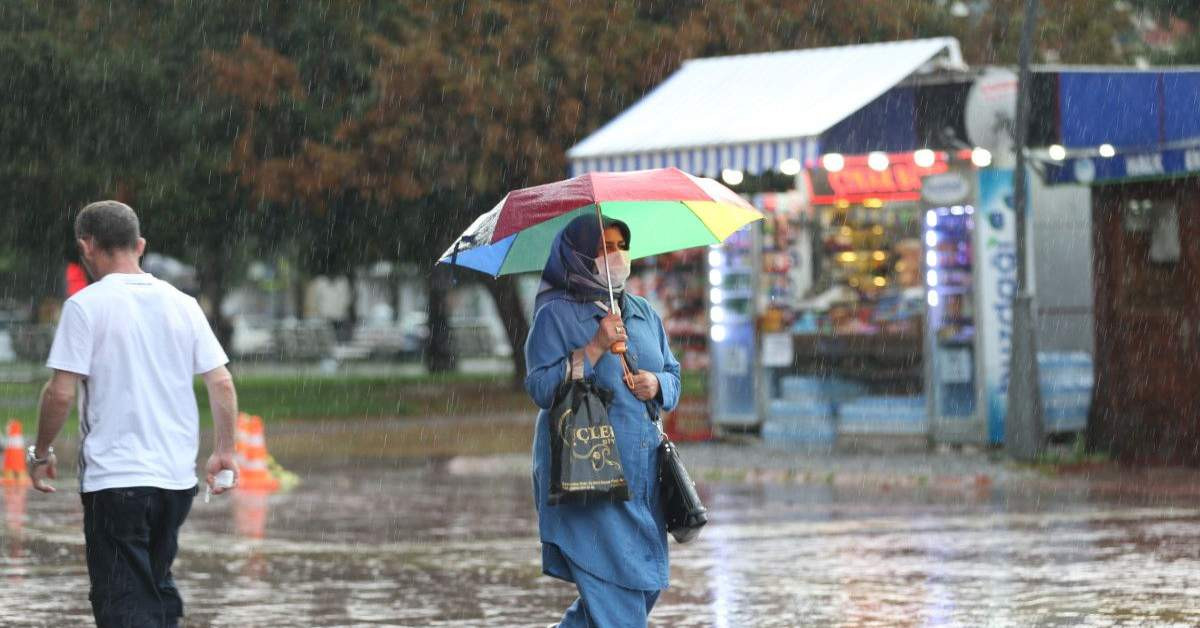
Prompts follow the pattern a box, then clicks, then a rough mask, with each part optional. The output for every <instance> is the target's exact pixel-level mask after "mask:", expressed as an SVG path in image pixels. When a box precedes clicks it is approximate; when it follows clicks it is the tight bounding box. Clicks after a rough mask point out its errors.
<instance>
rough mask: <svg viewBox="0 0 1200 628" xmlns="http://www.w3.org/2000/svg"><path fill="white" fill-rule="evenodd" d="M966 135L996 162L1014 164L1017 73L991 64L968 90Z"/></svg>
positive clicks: (1004, 164)
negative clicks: (984, 149)
mask: <svg viewBox="0 0 1200 628" xmlns="http://www.w3.org/2000/svg"><path fill="white" fill-rule="evenodd" d="M963 115H964V118H965V122H966V126H967V138H968V139H969V140H970V141H971V143H972V144H973V145H975V146H981V147H983V148H986V149H988V150H989V151H990V152H991V153H992V159H993V160H994V161H993V163H994V164H996V165H998V166H1001V167H1006V166H1007V167H1011V166H1012V165H1013V162H1014V161H1015V159H1016V155H1015V154H1014V153H1013V145H1014V144H1015V142H1014V141H1013V131H1014V129H1015V128H1016V124H1015V121H1016V118H1017V75H1016V73H1015V72H1013V71H1011V70H1005V69H1002V68H988V69H987V70H984V72H983V73H982V74H980V75H979V78H977V79H975V84H974V85H972V86H971V90H970V91H969V92H967V103H966V107H965V108H964V112H963Z"/></svg>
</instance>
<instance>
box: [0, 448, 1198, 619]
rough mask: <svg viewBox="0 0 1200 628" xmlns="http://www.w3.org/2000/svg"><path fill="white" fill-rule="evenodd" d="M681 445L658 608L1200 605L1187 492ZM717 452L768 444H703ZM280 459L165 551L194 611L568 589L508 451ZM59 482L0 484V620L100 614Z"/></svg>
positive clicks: (1014, 614) (1007, 609) (751, 615)
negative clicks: (685, 503)
mask: <svg viewBox="0 0 1200 628" xmlns="http://www.w3.org/2000/svg"><path fill="white" fill-rule="evenodd" d="M685 455H686V456H689V457H690V458H691V459H693V460H698V462H697V463H696V468H697V469H698V470H699V473H700V474H702V475H704V476H705V477H708V478H709V480H706V481H704V482H703V486H702V489H703V492H704V495H705V497H706V500H707V503H708V505H709V507H710V509H711V511H712V519H711V523H710V525H709V527H708V528H707V529H706V530H705V532H704V534H703V535H702V536H701V538H700V540H699V541H697V542H695V543H693V544H690V545H686V546H679V545H674V544H672V587H671V588H670V589H669V590H668V591H667V592H666V593H665V594H664V595H663V596H662V598H661V600H660V602H659V605H658V607H657V608H656V609H655V611H654V614H653V616H652V623H653V625H656V626H731V627H732V626H797V625H820V626H823V625H845V626H897V625H901V626H908V625H911V626H918V625H931V626H942V625H945V626H982V625H989V626H1029V625H1046V626H1058V625H1061V626H1080V625H1083V626H1121V625H1178V626H1194V625H1197V624H1200V604H1197V601H1198V600H1200V595H1198V594H1197V592H1198V591H1200V544H1197V543H1196V539H1197V538H1198V537H1200V508H1197V506H1196V504H1197V502H1196V499H1195V494H1194V492H1192V491H1187V490H1185V491H1182V492H1180V491H1170V490H1164V491H1145V490H1139V482H1138V481H1125V482H1123V481H1121V478H1122V477H1124V476H1122V475H1121V474H1120V473H1117V475H1115V476H1112V475H1111V474H1110V476H1109V477H1108V478H1107V479H1087V478H1073V479H1071V480H1069V481H1061V480H1057V479H1053V478H1051V479H1039V478H1038V477H1037V476H1034V475H1024V474H1021V473H1014V472H1006V471H1004V470H1003V467H1002V466H1001V465H997V464H994V463H990V462H987V461H986V460H984V461H980V460H978V459H967V460H964V459H963V457H962V456H958V457H955V456H942V457H938V456H910V457H908V458H905V457H903V456H897V457H894V459H895V460H896V461H897V462H895V466H896V468H897V469H899V470H898V471H897V472H896V473H894V474H893V475H894V477H895V478H896V479H897V481H895V482H889V481H886V479H885V480H883V481H881V478H886V474H887V470H888V468H889V466H888V462H887V460H888V459H889V458H888V457H878V456H875V457H870V458H863V459H860V460H858V461H856V460H855V459H854V458H853V457H845V456H840V457H839V456H833V457H829V456H826V457H823V458H822V457H820V456H817V457H806V456H797V455H794V454H781V453H779V452H768V451H766V450H763V449H761V447H759V448H755V447H732V446H720V447H695V446H693V447H692V448H690V449H685ZM722 456H728V457H731V458H733V457H740V459H741V460H743V461H745V460H762V461H766V463H765V464H763V465H758V464H754V465H751V466H752V467H753V470H752V471H750V472H748V473H743V474H740V475H739V474H734V473H719V472H716V471H714V468H713V467H711V465H710V466H706V463H709V462H711V461H712V460H713V459H720V458H721V457H722ZM789 459H790V460H792V464H788V463H787V460H789ZM868 460H869V461H870V462H869V463H868V462H867V461H868ZM939 460H942V462H938V461H939ZM922 461H926V462H922ZM928 461H933V462H928ZM946 461H948V462H946ZM285 462H287V461H285ZM922 465H925V466H930V468H932V470H933V475H930V476H927V475H925V474H926V473H929V472H930V470H929V469H925V468H924V467H922ZM939 465H940V466H939ZM289 466H291V467H292V469H293V470H294V471H297V472H299V473H300V474H301V476H302V478H303V482H302V484H301V485H300V486H299V487H297V488H296V489H294V490H292V491H290V492H288V493H283V494H276V495H270V496H266V495H255V494H251V493H245V492H243V493H238V494H235V495H234V496H233V497H226V498H215V499H214V500H213V502H212V503H210V504H204V503H203V500H202V499H197V501H196V504H195V506H194V508H193V511H192V515H191V517H190V519H189V521H188V524H187V525H186V526H185V529H184V533H183V539H182V545H183V548H184V549H183V551H182V552H181V554H180V557H179V560H178V562H177V563H176V570H175V571H176V578H177V581H178V582H179V584H180V587H181V589H182V590H183V592H184V595H185V599H186V601H187V604H188V606H187V613H188V615H187V618H186V621H185V624H184V625H186V626H357V625H399V626H449V625H454V626H462V625H467V626H484V625H486V626H510V625H511V626H545V625H547V624H549V623H552V622H553V621H555V620H556V619H557V617H558V616H559V613H560V612H561V611H562V609H564V608H565V607H566V606H567V605H568V604H569V603H570V602H571V600H572V599H573V598H574V593H573V590H572V588H571V587H570V586H569V585H567V584H564V583H560V582H558V581H555V580H551V579H549V578H546V577H543V576H541V575H540V566H539V557H540V554H539V551H538V544H537V538H536V521H535V517H534V512H533V508H532V504H531V502H530V497H529V480H528V476H527V466H526V463H525V462H524V458H523V457H521V456H512V455H509V456H504V455H500V456H486V457H469V458H464V457H459V458H450V459H441V460H436V461H424V462H416V463H414V462H405V463H401V464H399V465H397V464H394V463H391V464H389V463H381V462H362V463H359V464H357V465H355V464H353V463H351V464H345V463H340V464H336V465H330V464H325V465H324V466H321V465H317V464H311V463H308V464H306V463H305V462H304V461H291V462H290V463H289ZM862 467H870V468H874V469H875V470H876V471H877V472H878V473H879V474H882V475H872V476H868V475H854V474H853V473H852V471H853V470H854V469H857V468H862ZM939 468H941V469H943V470H945V469H949V470H953V471H955V472H957V473H959V474H958V475H953V474H951V473H950V472H946V473H941V474H939V473H938V469H939ZM789 469H790V470H789ZM823 469H834V471H833V472H830V471H823ZM981 470H982V471H981ZM905 477H907V478H909V481H903V480H902V479H903V478H905ZM1191 477H1193V476H1191V475H1185V476H1184V478H1185V481H1186V478H1191ZM914 478H915V479H914ZM922 478H924V479H922ZM956 478H957V479H956ZM1126 479H1127V480H1128V479H1129V478H1126ZM59 486H60V487H64V488H65V489H67V490H64V491H63V492H60V493H58V494H56V495H52V496H44V495H40V494H36V495H35V494H33V493H28V494H27V493H26V492H25V491H24V490H23V489H12V488H7V489H6V490H5V491H3V492H2V493H0V495H2V496H3V506H4V515H5V516H4V527H3V533H2V535H0V555H2V558H0V583H2V585H0V625H4V626H38V625H58V626H63V625H67V626H70V625H86V624H87V623H88V622H89V621H90V610H89V607H88V604H87V596H86V586H87V585H86V583H87V580H86V573H85V568H84V562H83V539H82V533H81V531H80V523H81V513H80V508H79V500H78V497H77V495H75V494H73V493H71V492H70V490H69V488H70V486H71V483H70V481H69V480H64V481H60V482H59ZM1142 488H1144V487H1142ZM1185 488H1186V487H1185Z"/></svg>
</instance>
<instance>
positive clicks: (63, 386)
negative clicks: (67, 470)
mask: <svg viewBox="0 0 1200 628" xmlns="http://www.w3.org/2000/svg"><path fill="white" fill-rule="evenodd" d="M81 379H83V376H82V375H79V374H77V373H71V372H69V371H60V370H55V371H54V373H52V374H51V375H50V380H49V381H47V382H46V385H45V386H43V387H42V397H41V399H40V400H39V401H38V429H37V440H35V441H34V455H40V456H47V454H49V456H48V457H49V460H48V461H47V462H46V464H39V465H35V466H31V468H30V469H29V478H30V479H31V480H33V488H35V489H37V490H39V491H41V492H43V493H53V492H55V490H56V489H55V488H54V487H53V486H51V485H50V483H49V482H47V481H46V480H47V479H51V480H54V479H58V468H57V464H58V461H57V460H56V459H55V458H54V454H52V453H49V452H50V444H51V443H53V442H54V439H55V437H57V436H58V433H59V431H61V430H62V426H63V423H66V422H67V415H68V414H69V413H70V412H71V403H72V402H73V401H75V386H76V385H77V384H78V383H79V381H80V380H81Z"/></svg>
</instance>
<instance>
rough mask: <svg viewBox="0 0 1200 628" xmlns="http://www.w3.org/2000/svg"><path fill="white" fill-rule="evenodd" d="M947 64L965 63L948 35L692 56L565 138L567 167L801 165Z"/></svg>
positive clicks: (758, 168)
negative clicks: (896, 90)
mask: <svg viewBox="0 0 1200 628" xmlns="http://www.w3.org/2000/svg"><path fill="white" fill-rule="evenodd" d="M946 67H952V68H961V67H965V66H963V63H962V55H961V53H960V52H959V46H958V41H957V40H955V39H953V38H950V37H941V38H936V39H918V40H913V41H898V42H887V43H879V44H864V45H859V46H842V47H838V48H813V49H807V50H789V51H783V52H770V53H762V54H749V55H738V56H732V57H714V58H709V59H693V60H691V61H688V62H686V63H684V64H683V67H681V68H680V69H679V70H678V71H676V72H675V73H674V74H672V75H671V76H669V77H667V79H666V80H665V81H664V82H663V83H662V84H660V85H659V86H658V87H656V88H655V89H654V90H652V91H651V92H650V93H648V94H646V96H645V97H643V98H642V99H641V100H639V101H638V102H636V103H634V104H633V105H632V106H631V107H629V108H628V109H626V110H625V111H624V112H622V113H621V114H620V115H619V116H617V117H616V118H614V119H613V120H611V121H609V122H608V124H606V125H604V126H603V127H601V128H600V129H598V130H596V131H595V132H594V133H592V134H591V135H589V136H588V137H586V138H584V139H583V140H582V141H581V142H579V143H578V144H576V145H575V146H573V147H571V149H570V150H569V151H567V157H568V159H569V160H570V164H571V175H572V176H574V175H579V174H583V173H586V172H592V171H628V170H643V169H646V168H661V167H667V166H673V167H676V168H679V169H680V170H683V171H685V172H689V173H692V174H695V175H704V176H709V177H715V176H717V175H719V174H720V173H721V171H722V170H724V169H726V168H729V169H733V170H741V171H743V172H748V173H751V174H759V173H761V172H765V171H768V170H772V169H777V168H779V166H780V165H781V164H782V163H783V162H785V161H787V160H789V159H795V160H798V161H799V162H800V163H801V165H805V164H808V163H811V162H813V161H814V160H816V158H817V157H818V155H819V153H820V149H821V146H820V138H821V135H822V134H823V133H824V132H825V131H827V130H829V129H830V128H832V127H833V126H834V125H836V124H837V123H839V122H841V121H842V120H844V119H846V118H847V117H848V116H850V115H852V114H854V113H855V112H856V111H858V110H860V109H862V108H863V107H865V106H867V105H868V104H870V103H871V102H873V101H875V100H876V99H877V98H879V97H880V96H881V95H883V94H884V93H885V92H887V91H888V90H889V89H892V88H893V87H895V86H896V85H897V84H899V83H900V82H902V81H904V80H905V79H907V78H908V77H910V76H912V75H914V74H917V73H921V72H925V71H931V70H932V69H936V68H946Z"/></svg>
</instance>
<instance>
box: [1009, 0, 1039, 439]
mask: <svg viewBox="0 0 1200 628" xmlns="http://www.w3.org/2000/svg"><path fill="white" fill-rule="evenodd" d="M1037 9H1038V6H1037V0H1026V1H1025V20H1024V23H1023V24H1022V27H1021V50H1020V75H1019V77H1018V79H1017V121H1016V124H1017V128H1016V133H1015V138H1014V139H1015V142H1014V143H1015V144H1016V151H1017V154H1016V169H1015V170H1014V172H1013V211H1014V213H1015V214H1016V219H1017V224H1016V230H1017V294H1016V297H1015V298H1014V299H1013V339H1012V356H1011V360H1010V363H1009V380H1008V411H1007V412H1006V415H1005V417H1004V447H1005V449H1007V450H1008V453H1009V455H1010V456H1012V457H1013V458H1015V459H1017V460H1021V461H1025V462H1031V461H1033V460H1036V459H1037V458H1038V456H1040V455H1041V453H1042V448H1043V446H1044V443H1045V433H1044V428H1043V421H1042V399H1041V390H1040V387H1039V385H1038V364H1037V332H1036V325H1035V317H1034V309H1033V293H1032V291H1031V290H1030V289H1029V283H1030V282H1029V277H1030V272H1031V269H1030V268H1029V260H1028V255H1027V252H1026V251H1027V249H1028V246H1029V244H1028V240H1029V238H1028V230H1029V227H1028V220H1027V213H1028V212H1027V209H1028V204H1029V203H1028V201H1029V198H1028V187H1027V183H1026V177H1025V144H1026V142H1027V140H1028V129H1029V76H1030V72H1029V57H1030V54H1031V48H1032V47H1033V29H1034V27H1035V25H1036V21H1037Z"/></svg>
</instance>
